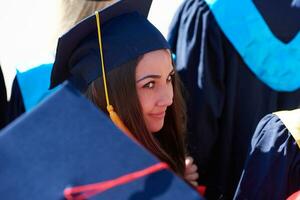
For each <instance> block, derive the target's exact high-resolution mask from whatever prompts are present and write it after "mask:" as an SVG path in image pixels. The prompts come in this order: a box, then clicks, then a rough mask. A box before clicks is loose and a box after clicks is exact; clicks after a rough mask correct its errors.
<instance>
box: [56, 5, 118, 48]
mask: <svg viewBox="0 0 300 200" xmlns="http://www.w3.org/2000/svg"><path fill="white" fill-rule="evenodd" d="M115 1H116V0H105V1H88V0H80V1H79V0H59V1H58V3H57V10H58V13H57V16H56V18H57V19H56V21H57V22H56V24H57V27H56V31H54V35H53V36H52V37H53V39H52V40H53V41H54V42H52V43H53V45H55V46H56V42H57V39H58V38H59V37H60V36H61V35H62V34H63V33H65V32H66V31H67V30H69V29H70V28H71V27H72V26H74V25H75V24H76V23H78V22H79V21H81V20H83V19H84V18H86V17H87V16H89V15H92V14H93V13H94V12H95V11H96V10H100V9H102V8H104V7H106V6H108V5H110V4H112V3H113V2H115Z"/></svg>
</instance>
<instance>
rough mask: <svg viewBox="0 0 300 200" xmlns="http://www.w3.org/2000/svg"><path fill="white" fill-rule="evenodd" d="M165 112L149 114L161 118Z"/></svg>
mask: <svg viewBox="0 0 300 200" xmlns="http://www.w3.org/2000/svg"><path fill="white" fill-rule="evenodd" d="M165 114H166V112H165V111H163V112H158V113H150V114H149V115H150V116H151V117H153V118H157V119H162V118H164V117H165Z"/></svg>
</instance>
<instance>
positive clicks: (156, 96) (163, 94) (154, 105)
mask: <svg viewBox="0 0 300 200" xmlns="http://www.w3.org/2000/svg"><path fill="white" fill-rule="evenodd" d="M173 76H174V68H173V66H172V61H171V56H170V53H169V52H168V51H167V50H157V51H152V52H149V53H146V54H145V55H144V56H143V58H142V59H141V60H140V62H139V63H138V65H137V67H136V73H135V80H136V89H137V94H138V98H139V101H140V104H141V106H142V112H143V117H144V121H145V123H146V126H147V129H148V131H150V132H152V133H154V132H157V131H159V130H160V129H161V128H162V127H163V124H164V118H165V114H166V110H167V107H168V106H170V105H172V103H173V85H172V79H173Z"/></svg>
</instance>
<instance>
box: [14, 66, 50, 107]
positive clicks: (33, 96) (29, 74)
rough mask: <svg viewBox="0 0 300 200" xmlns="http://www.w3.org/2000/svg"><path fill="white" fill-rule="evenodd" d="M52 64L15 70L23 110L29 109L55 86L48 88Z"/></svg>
mask: <svg viewBox="0 0 300 200" xmlns="http://www.w3.org/2000/svg"><path fill="white" fill-rule="evenodd" d="M52 66H53V64H52V63H50V64H42V65H40V66H38V67H35V68H32V69H30V70H28V71H25V72H17V80H18V83H19V87H20V90H21V94H22V97H23V103H24V106H25V110H26V111H29V110H31V109H32V108H33V107H35V106H36V105H37V104H38V103H39V102H41V101H42V100H43V99H44V98H45V97H46V96H48V95H49V94H51V93H53V92H54V91H55V90H56V88H54V89H52V90H49V86H50V75H51V70H52Z"/></svg>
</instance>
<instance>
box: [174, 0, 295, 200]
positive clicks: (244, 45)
mask: <svg viewBox="0 0 300 200" xmlns="http://www.w3.org/2000/svg"><path fill="white" fill-rule="evenodd" d="M295 2H296V1H293V3H292V1H291V0H289V1H275V2H274V1H271V0H263V1H256V0H254V1H250V0H245V1H234V0H226V1H224V0H216V1H208V0H187V1H185V2H184V3H183V4H182V5H181V7H180V8H179V10H178V11H177V14H176V16H175V17H174V20H173V23H172V25H171V29H170V34H169V42H170V45H171V50H172V52H173V53H174V54H175V55H174V57H175V63H176V68H177V70H178V72H179V75H180V77H181V78H182V80H183V83H184V85H185V86H186V87H187V90H188V93H189V94H188V96H187V105H188V119H189V120H188V135H187V139H188V149H189V152H190V153H191V155H192V156H193V157H194V159H195V163H196V164H197V166H198V168H199V170H198V172H199V177H200V178H199V180H198V181H199V183H200V184H204V185H206V186H207V190H206V198H207V199H232V198H233V195H234V192H235V189H236V186H237V184H238V181H239V179H240V176H241V173H242V169H243V167H244V162H245V160H246V157H247V153H248V148H249V145H250V141H251V138H252V134H253V132H254V130H255V127H256V125H257V123H258V122H259V120H260V119H261V118H262V117H263V116H264V115H266V114H268V113H272V112H275V111H277V110H284V109H295V108H297V107H298V106H299V105H300V90H299V87H300V73H299V66H300V60H299V57H300V40H299V34H298V32H299V28H300V12H299V7H298V6H295V5H296V3H295Z"/></svg>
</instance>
